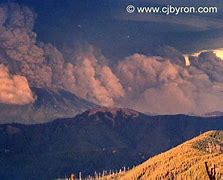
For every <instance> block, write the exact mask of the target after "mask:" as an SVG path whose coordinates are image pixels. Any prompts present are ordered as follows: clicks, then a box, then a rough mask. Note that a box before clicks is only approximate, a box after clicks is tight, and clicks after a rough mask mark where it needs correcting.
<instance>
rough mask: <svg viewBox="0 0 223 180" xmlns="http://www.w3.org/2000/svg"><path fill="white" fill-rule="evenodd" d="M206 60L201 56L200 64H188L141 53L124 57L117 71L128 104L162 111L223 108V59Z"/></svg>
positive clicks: (158, 111) (149, 110)
mask: <svg viewBox="0 0 223 180" xmlns="http://www.w3.org/2000/svg"><path fill="white" fill-rule="evenodd" d="M211 57H212V56H211ZM203 61H205V60H204V59H203V58H202V57H200V59H198V60H197V63H196V66H193V65H191V66H190V67H185V66H180V65H177V64H175V63H172V62H171V61H170V60H168V59H165V58H161V57H147V56H144V55H140V54H135V55H133V56H130V57H128V58H126V59H125V60H123V61H120V62H119V64H118V66H117V74H118V77H119V78H120V81H121V83H122V84H123V86H124V87H125V91H126V96H125V97H127V99H126V100H125V101H123V102H124V105H128V104H129V105H130V106H131V107H132V108H135V109H138V110H141V111H146V112H153V113H161V114H170V113H171V114H172V113H199V114H202V113H204V112H210V111H216V110H222V108H223V102H222V100H223V93H222V90H223V85H222V83H221V82H220V79H219V78H220V75H223V72H222V70H220V67H221V66H222V65H223V62H222V61H221V60H220V59H214V60H211V59H210V61H208V62H207V63H208V64H207V65H206V66H204V64H203V63H204V62H203ZM191 63H192V64H193V63H194V62H191ZM217 64H218V66H217ZM210 67H211V68H210Z"/></svg>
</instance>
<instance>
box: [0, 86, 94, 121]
mask: <svg viewBox="0 0 223 180" xmlns="http://www.w3.org/2000/svg"><path fill="white" fill-rule="evenodd" d="M32 91H33V93H34V95H35V97H36V100H35V102H33V103H32V104H27V105H11V104H2V103H0V124H3V123H9V122H16V123H24V124H34V123H43V122H49V121H52V120H55V119H58V118H67V117H73V116H75V115H77V114H79V113H81V112H83V111H86V110H87V109H89V108H94V107H96V105H95V104H93V103H90V102H88V101H86V100H84V99H81V98H79V97H77V96H75V95H74V94H72V93H70V92H67V91H64V90H49V89H42V88H32Z"/></svg>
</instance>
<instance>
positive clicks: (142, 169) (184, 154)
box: [116, 131, 223, 180]
mask: <svg viewBox="0 0 223 180" xmlns="http://www.w3.org/2000/svg"><path fill="white" fill-rule="evenodd" d="M212 142H218V143H219V144H220V143H223V131H209V132H207V133H204V134H202V135H200V136H198V137H195V138H193V139H192V140H189V141H187V142H185V143H183V144H181V145H179V146H177V147H175V148H173V149H171V150H169V151H167V152H165V153H162V154H160V155H157V156H155V157H153V158H150V159H149V160H147V161H146V162H144V163H142V164H141V165H139V166H137V167H135V168H133V169H132V170H130V171H128V172H126V173H125V174H124V175H123V174H121V175H120V176H119V177H118V178H117V177H116V179H119V180H135V179H141V180H148V179H202V180H209V179H222V178H223V147H222V150H221V151H219V150H213V151H212V152H210V151H208V150H207V148H208V143H212ZM204 147H205V148H204ZM211 169H212V171H211Z"/></svg>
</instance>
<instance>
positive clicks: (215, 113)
mask: <svg viewBox="0 0 223 180" xmlns="http://www.w3.org/2000/svg"><path fill="white" fill-rule="evenodd" d="M204 116H205V117H216V116H223V112H221V111H214V112H210V113H206V114H205V115H204Z"/></svg>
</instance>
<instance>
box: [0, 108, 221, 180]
mask: <svg viewBox="0 0 223 180" xmlns="http://www.w3.org/2000/svg"><path fill="white" fill-rule="evenodd" d="M219 129H223V118H222V117H212V118H202V117H193V116H186V115H164V116H148V115H145V114H142V113H139V112H136V111H134V110H129V109H119V108H103V107H102V108H96V109H92V110H88V111H86V112H84V113H82V114H79V115H77V116H76V117H74V118H67V119H58V120H55V121H53V122H49V123H45V124H36V125H23V124H15V123H12V124H3V125H0V177H1V179H13V177H16V179H42V180H44V179H53V178H57V177H65V175H69V174H70V173H78V172H79V171H82V175H83V176H85V175H87V174H93V173H94V172H95V171H97V172H99V171H102V170H109V169H118V168H121V167H123V166H126V167H131V166H133V165H137V164H139V163H141V162H143V161H144V160H146V159H148V157H151V156H153V155H155V154H158V153H160V152H163V151H166V150H168V149H170V148H172V147H174V146H176V145H178V144H180V143H182V142H184V141H186V140H188V139H190V138H192V137H194V136H196V135H199V134H200V133H202V132H205V131H208V130H219Z"/></svg>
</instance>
